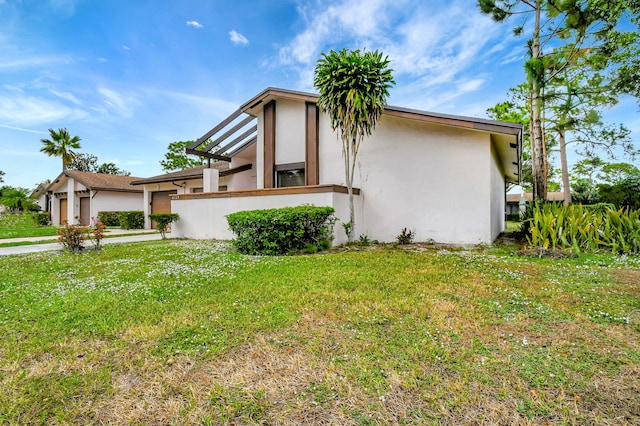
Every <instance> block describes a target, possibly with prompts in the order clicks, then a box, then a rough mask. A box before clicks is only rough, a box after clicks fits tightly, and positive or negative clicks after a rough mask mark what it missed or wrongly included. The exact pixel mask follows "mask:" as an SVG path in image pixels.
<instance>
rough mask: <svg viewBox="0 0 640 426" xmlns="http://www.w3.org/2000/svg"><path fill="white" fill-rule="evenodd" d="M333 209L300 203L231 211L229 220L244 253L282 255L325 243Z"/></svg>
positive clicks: (330, 226) (328, 235)
mask: <svg viewBox="0 0 640 426" xmlns="http://www.w3.org/2000/svg"><path fill="white" fill-rule="evenodd" d="M333 213H334V209H333V208H331V207H316V206H298V207H285V208H281V209H268V210H247V211H241V212H237V213H232V214H230V215H228V216H227V221H228V222H229V228H230V229H231V231H233V233H234V234H235V235H236V239H235V240H234V245H235V246H236V248H237V249H238V250H239V251H240V252H241V253H245V254H253V255H255V254H263V255H265V254H266V255H280V254H290V253H295V252H299V251H301V250H303V249H305V248H308V249H309V248H311V246H315V247H316V248H318V247H319V246H326V245H327V243H326V241H327V240H329V239H330V238H331V234H332V232H333V224H334V223H335V218H334V216H333ZM323 241H325V242H323ZM329 245H330V243H329Z"/></svg>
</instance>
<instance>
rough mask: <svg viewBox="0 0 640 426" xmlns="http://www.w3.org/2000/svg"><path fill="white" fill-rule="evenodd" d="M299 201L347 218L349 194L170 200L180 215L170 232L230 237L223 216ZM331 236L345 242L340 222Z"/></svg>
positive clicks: (175, 235)
mask: <svg viewBox="0 0 640 426" xmlns="http://www.w3.org/2000/svg"><path fill="white" fill-rule="evenodd" d="M302 204H310V205H315V206H330V207H333V208H334V209H335V210H336V217H337V218H339V219H340V220H342V221H344V220H346V221H348V218H349V201H348V195H347V194H342V193H334V192H326V193H315V194H289V195H268V196H252V197H233V198H204V199H194V200H172V201H171V210H172V211H173V212H174V213H178V214H179V215H180V220H179V221H177V222H176V223H174V224H173V225H172V231H171V235H172V236H173V237H174V238H195V239H219V240H230V239H232V238H233V233H232V232H231V231H230V230H229V224H228V222H227V218H226V215H228V214H231V213H235V212H238V211H242V210H254V209H270V208H279V207H291V206H299V205H302ZM356 206H357V208H359V206H360V198H359V197H356ZM203 218H206V220H205V219H203ZM334 235H335V238H334V241H333V243H334V244H343V243H345V242H346V236H345V234H344V231H343V230H342V226H341V225H340V224H339V223H338V224H336V226H335V229H334Z"/></svg>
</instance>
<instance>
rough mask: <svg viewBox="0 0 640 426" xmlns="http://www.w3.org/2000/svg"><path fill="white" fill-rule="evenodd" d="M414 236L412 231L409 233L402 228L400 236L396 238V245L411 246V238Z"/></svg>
mask: <svg viewBox="0 0 640 426" xmlns="http://www.w3.org/2000/svg"><path fill="white" fill-rule="evenodd" d="M415 236H416V233H415V232H414V231H411V230H409V229H407V228H402V231H400V234H399V235H398V236H397V237H396V239H397V240H398V244H411V243H412V242H413V238H414V237H415Z"/></svg>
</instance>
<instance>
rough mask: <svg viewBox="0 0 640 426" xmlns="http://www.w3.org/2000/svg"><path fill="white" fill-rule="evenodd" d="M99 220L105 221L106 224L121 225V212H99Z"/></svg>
mask: <svg viewBox="0 0 640 426" xmlns="http://www.w3.org/2000/svg"><path fill="white" fill-rule="evenodd" d="M98 222H102V223H104V226H120V212H110V211H103V212H98Z"/></svg>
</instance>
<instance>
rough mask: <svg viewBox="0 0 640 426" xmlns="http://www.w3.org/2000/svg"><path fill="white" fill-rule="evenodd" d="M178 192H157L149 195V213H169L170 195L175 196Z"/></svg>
mask: <svg viewBox="0 0 640 426" xmlns="http://www.w3.org/2000/svg"><path fill="white" fill-rule="evenodd" d="M177 193H178V191H158V192H152V193H151V194H152V195H151V213H171V198H169V196H170V195H174V194H177Z"/></svg>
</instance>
